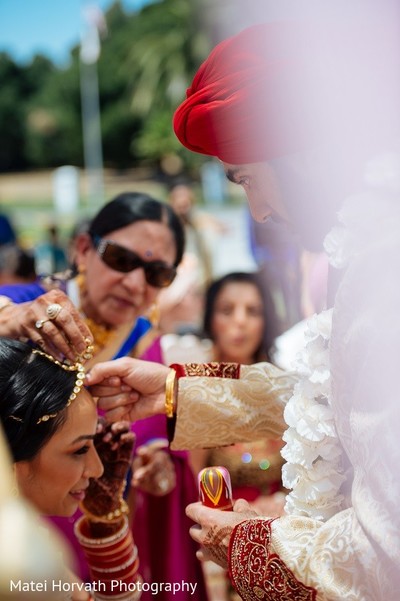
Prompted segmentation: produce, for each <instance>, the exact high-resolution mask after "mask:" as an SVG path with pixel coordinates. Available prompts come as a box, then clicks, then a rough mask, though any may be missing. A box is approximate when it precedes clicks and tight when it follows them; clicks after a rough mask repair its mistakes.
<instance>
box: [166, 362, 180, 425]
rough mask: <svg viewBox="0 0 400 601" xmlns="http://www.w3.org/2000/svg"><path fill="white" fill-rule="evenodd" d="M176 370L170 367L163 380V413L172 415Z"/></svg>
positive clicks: (175, 390) (168, 415) (175, 388)
mask: <svg viewBox="0 0 400 601" xmlns="http://www.w3.org/2000/svg"><path fill="white" fill-rule="evenodd" d="M176 383H177V378H176V371H175V370H174V369H173V368H172V369H171V370H170V372H169V374H168V376H167V379H166V381H165V414H166V416H167V417H169V418H171V417H174V406H175V396H176V392H177V386H176Z"/></svg>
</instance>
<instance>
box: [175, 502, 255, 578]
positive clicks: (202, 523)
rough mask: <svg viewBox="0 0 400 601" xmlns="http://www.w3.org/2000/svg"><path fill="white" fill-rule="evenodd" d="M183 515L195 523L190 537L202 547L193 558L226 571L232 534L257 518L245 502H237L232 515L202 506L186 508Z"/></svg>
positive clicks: (200, 504) (194, 504)
mask: <svg viewBox="0 0 400 601" xmlns="http://www.w3.org/2000/svg"><path fill="white" fill-rule="evenodd" d="M186 515H187V516H188V517H190V519H192V520H193V521H194V522H197V524H196V525H195V526H192V527H191V528H190V530H189V533H190V536H191V537H192V538H193V540H195V541H196V542H198V543H199V544H200V545H201V549H200V550H199V551H197V553H196V556H197V558H198V559H200V560H201V561H208V560H211V561H214V562H215V563H217V564H218V565H220V566H222V567H223V568H225V569H227V568H228V549H229V541H230V538H231V536H232V532H233V530H234V528H235V526H237V525H238V524H240V522H244V521H245V520H248V519H252V518H255V517H257V515H258V514H257V513H256V512H255V511H252V510H251V508H250V505H249V504H248V503H247V501H245V500H244V499H238V501H236V502H235V504H234V506H233V511H221V510H220V509H211V508H210V507H205V506H204V505H203V504H202V503H192V504H191V505H188V506H187V507H186Z"/></svg>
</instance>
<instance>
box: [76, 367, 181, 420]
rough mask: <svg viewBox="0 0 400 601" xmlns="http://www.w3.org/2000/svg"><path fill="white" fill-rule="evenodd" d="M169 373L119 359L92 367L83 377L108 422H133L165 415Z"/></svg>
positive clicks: (165, 370)
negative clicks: (166, 384) (122, 420)
mask: <svg viewBox="0 0 400 601" xmlns="http://www.w3.org/2000/svg"><path fill="white" fill-rule="evenodd" d="M169 371H170V370H169V368H168V367H166V366H165V365H160V364H159V363H153V362H150V361H141V360H140V359H132V358H130V357H122V358H121V359H115V360H114V361H106V362H104V363H98V364H97V365H95V366H94V367H93V368H92V369H91V370H90V373H89V374H88V375H87V376H86V385H88V386H89V387H90V392H91V394H92V395H93V396H95V397H98V398H99V408H100V409H102V410H103V411H105V412H106V418H107V420H108V421H114V420H118V419H128V420H130V421H136V420H138V419H143V418H145V417H150V416H151V415H156V414H158V413H165V381H166V379H167V375H168V373H169Z"/></svg>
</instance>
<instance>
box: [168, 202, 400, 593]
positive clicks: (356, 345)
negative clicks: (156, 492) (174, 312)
mask: <svg viewBox="0 0 400 601" xmlns="http://www.w3.org/2000/svg"><path fill="white" fill-rule="evenodd" d="M341 219H342V221H343V223H344V225H345V228H344V229H343V230H338V231H337V232H336V233H334V235H333V237H332V236H331V238H330V245H331V246H332V245H336V249H335V253H334V254H335V255H336V256H335V258H334V260H335V261H336V263H337V264H338V265H339V266H342V267H344V275H343V278H342V281H341V285H340V287H339V290H338V293H337V296H336V300H335V306H334V309H333V324H332V335H331V339H330V347H329V354H330V389H331V392H330V396H329V403H328V404H327V405H326V406H325V407H324V411H326V412H328V413H329V412H330V411H331V413H332V423H333V424H334V428H335V430H336V434H335V436H336V435H337V440H338V443H339V445H340V457H339V458H337V457H336V458H335V464H334V465H335V466H336V467H337V466H340V472H341V474H342V476H341V478H342V479H341V480H340V483H341V490H340V493H341V495H342V496H338V497H337V507H335V509H334V510H333V511H331V513H330V517H327V518H326V517H324V516H323V515H321V516H320V515H318V512H315V511H314V509H318V508H317V507H316V505H317V504H318V496H317V498H316V500H315V499H314V501H312V495H309V498H310V499H311V501H312V502H314V508H313V510H312V511H311V512H308V511H307V507H306V504H304V506H302V505H301V503H297V506H296V498H295V501H294V502H293V503H292V505H291V507H290V510H291V515H287V516H285V517H281V518H279V519H276V520H269V519H268V518H265V519H264V518H260V519H255V520H247V521H245V522H243V523H242V524H240V525H239V526H238V527H236V529H235V530H234V533H233V535H232V539H231V549H230V573H231V578H232V580H233V582H234V584H235V586H236V588H237V590H238V592H239V594H240V595H241V596H242V598H243V599H246V600H256V599H257V600H258V599H263V600H274V601H275V600H278V599H280V600H282V599H284V600H292V599H296V600H299V599H300V600H302V599H310V600H311V599H313V600H316V601H323V600H324V601H325V600H335V601H367V600H368V601H378V600H379V601H383V600H385V601H388V600H390V601H397V600H398V599H400V469H399V466H400V202H399V198H398V195H396V194H395V192H394V191H390V190H389V191H385V192H382V191H381V190H379V191H376V190H375V191H372V192H368V193H366V194H364V195H362V196H360V197H359V198H356V199H352V200H351V201H350V202H349V203H347V205H345V208H344V210H343V211H342V214H341ZM194 371H195V370H194ZM295 383H296V377H294V376H292V375H286V374H284V373H283V372H281V371H280V370H278V369H277V368H274V367H273V366H271V365H269V364H258V365H253V366H248V367H244V366H242V367H241V369H240V377H239V379H225V378H220V377H217V378H215V377H202V376H194V377H183V378H181V379H180V380H179V395H178V414H177V423H176V430H175V435H174V439H173V443H172V447H173V448H195V447H214V446H219V445H225V444H229V443H233V442H237V441H249V440H256V439H260V438H262V437H263V436H265V437H268V438H271V437H279V436H281V435H282V434H283V432H284V430H285V428H287V425H286V424H285V422H284V419H283V413H284V407H285V405H286V403H287V402H288V400H289V399H290V398H291V396H292V393H293V386H294V384H295ZM291 402H292V401H291ZM328 417H329V416H328ZM292 425H293V426H294V428H296V424H292ZM330 435H332V433H331V434H330ZM296 440H297V439H296ZM332 448H333V447H332ZM332 453H333V451H332ZM325 459H326V461H327V462H329V457H326V458H325ZM317 461H318V458H317V460H315V461H314V462H313V463H312V465H311V464H310V465H309V466H308V468H307V469H304V470H303V471H304V473H305V474H312V470H313V469H314V468H315V465H316V463H317ZM336 467H335V469H336ZM338 469H339V468H338ZM294 480H296V478H294ZM324 482H327V483H328V487H329V478H325V479H324V480H323V483H324ZM323 483H322V484H321V483H318V486H319V485H320V486H319V491H321V489H322V486H323ZM318 486H317V487H316V488H318ZM306 492H307V491H306ZM305 496H306V497H307V494H306V493H305ZM296 512H297V513H296ZM310 516H311V517H310ZM315 516H316V517H315Z"/></svg>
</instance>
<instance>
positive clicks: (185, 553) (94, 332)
mask: <svg viewBox="0 0 400 601" xmlns="http://www.w3.org/2000/svg"><path fill="white" fill-rule="evenodd" d="M183 248H184V233H183V229H182V225H181V222H180V220H179V219H178V218H177V216H176V215H175V213H174V212H173V210H172V209H171V208H170V207H169V206H168V205H166V204H164V203H161V202H159V201H157V200H155V199H153V198H151V197H150V196H148V195H146V194H139V193H124V194H120V195H119V196H117V197H116V198H114V199H113V200H112V201H111V202H109V203H108V204H106V205H105V206H104V207H103V208H102V209H101V210H100V211H99V213H98V214H97V215H96V216H95V217H94V218H93V220H92V221H91V224H90V226H89V229H88V231H87V233H82V234H81V235H80V236H78V239H77V241H76V250H75V263H76V268H77V269H76V271H77V275H76V277H73V278H72V279H65V278H64V277H61V278H60V277H59V276H58V275H56V276H53V277H52V278H45V279H41V280H39V281H38V282H36V283H34V284H31V285H26V286H4V287H1V288H0V295H2V297H0V335H7V336H12V337H16V338H17V337H18V338H19V337H21V336H22V337H25V338H29V339H30V340H32V342H34V343H35V344H36V345H39V346H40V347H41V348H44V349H47V350H49V351H51V352H53V353H54V352H56V353H58V354H59V355H60V356H65V357H67V358H68V359H70V360H75V359H76V356H77V355H79V356H82V357H83V359H86V360H87V365H89V366H91V365H93V364H94V363H97V362H98V361H102V360H107V359H113V358H117V357H121V356H126V355H130V356H141V355H142V354H143V352H144V351H145V350H146V358H150V359H152V360H156V361H157V360H158V361H162V356H161V352H160V350H159V347H158V346H157V345H155V346H152V343H153V342H154V339H155V338H156V334H157V333H156V331H154V330H152V325H151V322H150V320H149V319H147V318H146V317H143V315H145V314H146V313H149V311H150V310H151V308H152V307H153V306H154V305H155V302H156V299H157V296H158V294H159V292H160V290H161V289H162V288H164V287H166V286H168V285H169V284H170V283H171V282H172V281H173V279H174V277H175V273H176V267H177V265H178V264H179V262H180V260H181V258H182V254H183ZM149 349H150V350H149ZM91 355H94V356H93V357H92V358H90V356H91ZM134 431H135V433H136V436H137V445H138V446H142V445H144V444H146V443H150V444H149V445H147V447H146V449H145V450H141V451H140V452H139V460H140V461H141V467H143V469H142V470H141V471H140V472H138V475H139V477H137V478H136V479H135V480H134V485H135V486H137V487H141V488H142V490H138V491H137V495H136V497H137V498H136V508H137V510H136V515H135V520H134V522H135V523H134V529H135V539H136V542H137V545H138V548H139V555H140V557H141V572H142V574H143V576H144V578H145V580H149V581H155V582H172V581H182V580H185V581H187V582H193V583H197V585H198V586H197V594H198V595H199V597H198V598H199V599H204V598H205V594H206V593H205V591H204V590H203V578H202V572H201V568H200V567H199V566H198V564H197V562H196V561H195V557H194V555H195V548H194V547H193V546H192V541H191V540H190V538H189V536H186V534H185V535H182V536H179V537H177V536H175V534H176V529H177V528H179V529H180V530H181V531H182V532H185V531H186V530H187V528H186V520H187V518H186V517H185V515H184V507H185V505H186V504H187V502H189V501H190V500H193V499H194V498H195V496H196V490H195V484H194V481H193V477H192V474H191V472H190V468H189V465H188V463H187V458H186V454H185V453H182V452H177V453H170V452H169V451H165V450H164V449H162V448H160V446H162V443H161V444H160V442H159V441H160V439H161V440H165V439H166V438H167V434H166V430H165V420H164V419H163V418H162V417H161V416H156V417H152V418H151V419H149V420H146V421H143V422H141V423H140V424H136V425H135V426H134ZM154 439H157V444H154ZM142 453H143V454H142ZM176 482H178V483H179V484H178V486H177V487H176V486H175V485H176ZM156 513H157V514H158V515H160V514H161V515H163V516H165V517H164V521H165V528H164V529H163V530H162V531H160V530H157V531H156V530H155V528H154V524H155V521H156V520H155V515H156ZM188 523H189V522H188ZM62 528H63V530H68V529H69V530H71V526H68V524H66V523H65V522H64V523H63V525H62ZM160 558H162V561H161V560H160ZM82 576H84V573H82ZM163 594H164V593H163V592H160V595H159V596H160V599H162V598H163V597H162V595H163ZM166 594H167V593H166ZM184 598H185V597H184V596H182V597H181V599H182V600H183V599H184ZM190 598H191V599H193V598H195V597H193V596H191V597H190Z"/></svg>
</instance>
